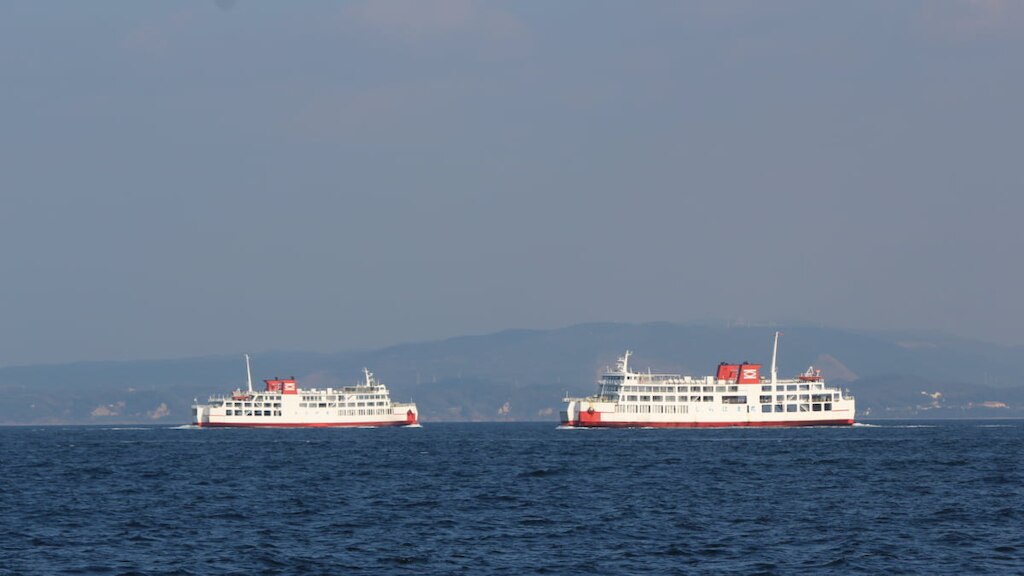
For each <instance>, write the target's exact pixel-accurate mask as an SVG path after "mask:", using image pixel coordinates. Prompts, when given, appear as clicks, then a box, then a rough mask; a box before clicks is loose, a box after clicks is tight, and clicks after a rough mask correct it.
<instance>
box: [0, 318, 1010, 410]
mask: <svg viewBox="0 0 1024 576" xmlns="http://www.w3.org/2000/svg"><path fill="white" fill-rule="evenodd" d="M775 330H780V331H782V332H783V336H782V338H781V340H780V345H779V374H780V375H785V376H793V375H795V374H797V373H798V372H802V371H803V370H805V369H806V368H807V367H808V365H811V364H813V365H814V366H816V367H818V368H821V369H822V375H823V376H824V377H825V378H826V380H827V381H829V382H832V383H839V384H842V385H843V386H844V387H846V388H848V389H849V390H850V391H851V392H852V393H853V394H854V396H855V397H856V398H857V412H858V417H859V418H868V419H870V418H993V417H1004V418H1020V417H1024V383H1022V382H1021V379H1020V378H1019V372H1020V368H1021V367H1020V361H1021V359H1022V356H1024V354H1022V352H1024V348H1022V347H1006V346H998V345H994V344H987V343H983V342H977V341H972V340H966V339H960V338H954V337H949V336H942V335H936V334H921V333H895V332H864V331H852V330H842V329H834V328H821V327H804V326H781V327H715V326H707V325H692V324H670V323H649V324H612V323H603V324H580V325H576V326H570V327H568V328H561V329H556V330H507V331H503V332H498V333H494V334H487V335H481V336H463V337H458V338H451V339H447V340H439V341H432V342H419V343H411V344H402V345H399V346H392V347H388V348H383V349H380V350H374V351H368V352H346V353H337V354H311V353H301V352H274V353H267V354H261V355H258V356H255V357H254V358H253V378H254V379H256V380H259V379H263V378H270V377H274V376H295V377H296V378H298V379H299V385H300V386H306V387H313V386H317V387H324V386H328V385H341V384H351V383H355V382H357V381H358V380H359V379H360V378H361V369H362V368H363V367H364V366H366V367H369V368H370V370H372V371H373V372H374V373H375V374H376V375H377V377H378V379H379V380H381V381H382V382H384V383H385V384H387V385H388V386H389V387H390V389H391V391H392V396H393V398H395V399H396V400H401V401H406V400H414V401H416V402H417V403H418V404H419V409H420V414H421V418H422V420H423V421H424V422H437V421H500V420H508V421H521V420H547V421H551V422H555V421H556V420H557V419H558V410H559V407H560V406H561V398H562V397H563V396H564V395H565V393H566V392H568V393H570V394H573V395H585V394H589V393H591V392H593V391H594V390H595V384H594V381H595V378H596V377H597V375H598V373H599V372H600V371H601V370H602V369H603V368H604V367H605V366H608V365H613V364H614V363H615V360H616V358H617V357H618V356H621V355H622V353H623V352H624V351H625V350H626V349H627V348H628V349H630V350H633V352H634V355H633V357H632V361H631V364H632V366H633V367H634V368H637V369H646V368H647V367H648V366H649V367H650V368H651V369H652V370H653V371H657V372H674V373H682V374H689V375H694V376H703V375H708V374H711V373H713V371H714V368H715V366H716V365H717V364H718V363H719V362H720V361H730V362H743V361H749V362H759V363H762V364H764V365H766V366H767V365H769V364H770V363H771V345H772V334H773V333H774V331H775ZM764 373H767V369H765V371H764ZM260 384H262V383H260ZM244 385H245V364H244V361H243V359H242V358H241V356H231V357H228V356H216V357H205V358H187V359H179V360H153V361H138V362H84V363H75V364H61V365H37V366H14V367H6V368H0V398H2V401H0V424H104V423H109V424H129V423H167V424H172V425H173V424H184V423H187V422H188V421H189V406H190V405H191V404H192V402H193V399H194V398H198V399H201V400H203V399H205V398H206V397H207V396H209V395H210V394H213V393H218V394H219V393H226V392H230V391H231V390H233V389H234V388H236V387H239V386H244Z"/></svg>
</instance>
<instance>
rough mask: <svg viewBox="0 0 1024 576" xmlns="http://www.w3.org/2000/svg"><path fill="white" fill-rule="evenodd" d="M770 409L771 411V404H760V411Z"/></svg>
mask: <svg viewBox="0 0 1024 576" xmlns="http://www.w3.org/2000/svg"><path fill="white" fill-rule="evenodd" d="M771 411H772V405H771V404H765V405H764V406H761V412H771Z"/></svg>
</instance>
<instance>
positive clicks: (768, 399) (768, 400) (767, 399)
mask: <svg viewBox="0 0 1024 576" xmlns="http://www.w3.org/2000/svg"><path fill="white" fill-rule="evenodd" d="M759 401H760V402H761V404H771V403H772V395H771V394H769V395H767V396H761V398H760V399H759Z"/></svg>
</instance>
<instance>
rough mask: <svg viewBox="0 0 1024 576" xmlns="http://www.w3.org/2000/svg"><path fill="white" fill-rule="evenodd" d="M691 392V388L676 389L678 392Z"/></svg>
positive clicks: (680, 387)
mask: <svg viewBox="0 0 1024 576" xmlns="http://www.w3.org/2000/svg"><path fill="white" fill-rule="evenodd" d="M689 391H690V387H689V386H679V387H678V388H676V392H689Z"/></svg>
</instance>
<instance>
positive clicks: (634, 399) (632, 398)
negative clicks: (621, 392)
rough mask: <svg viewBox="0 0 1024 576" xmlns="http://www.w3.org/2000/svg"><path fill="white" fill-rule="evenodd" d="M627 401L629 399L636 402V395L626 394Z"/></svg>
mask: <svg viewBox="0 0 1024 576" xmlns="http://www.w3.org/2000/svg"><path fill="white" fill-rule="evenodd" d="M626 401H628V402H636V396H635V395H633V396H626Z"/></svg>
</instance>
